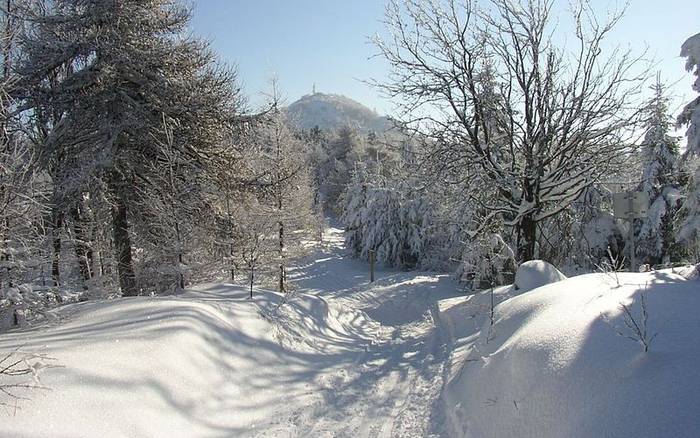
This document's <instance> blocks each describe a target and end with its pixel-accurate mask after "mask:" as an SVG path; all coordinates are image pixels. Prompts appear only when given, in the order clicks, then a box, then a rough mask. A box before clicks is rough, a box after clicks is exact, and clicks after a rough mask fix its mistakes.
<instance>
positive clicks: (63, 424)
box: [0, 229, 700, 437]
mask: <svg viewBox="0 0 700 438" xmlns="http://www.w3.org/2000/svg"><path fill="white" fill-rule="evenodd" d="M327 238H328V239H327V242H326V247H325V249H323V250H319V251H317V252H315V253H314V254H313V255H312V256H310V257H309V258H308V259H307V260H305V261H303V262H302V263H301V264H300V266H298V267H297V268H295V269H293V270H292V271H291V272H290V278H291V279H292V281H293V283H294V284H295V286H296V292H294V293H293V294H291V295H290V296H288V297H286V298H284V297H282V296H281V295H279V294H277V293H275V292H270V291H264V290H257V291H256V293H255V298H254V299H253V300H252V301H251V300H248V299H247V291H246V289H245V288H244V287H241V286H237V285H231V284H205V285H200V286H198V287H196V288H193V289H192V290H189V291H187V292H186V293H184V294H181V295H178V296H172V297H159V298H147V297H141V298H126V299H118V300H113V301H102V302H86V303H78V304H74V305H69V306H65V307H64V308H62V309H60V310H59V311H58V312H57V313H56V318H54V319H53V320H51V322H49V323H46V325H44V326H41V327H34V328H31V329H26V330H20V331H14V332H10V333H5V334H3V335H1V336H0V351H1V352H6V351H10V350H12V349H14V348H17V347H18V346H21V347H22V350H24V351H35V352H42V353H45V354H47V355H48V356H51V357H53V358H55V360H56V363H57V364H58V365H60V367H59V368H50V369H45V370H43V372H42V375H41V382H42V384H43V385H45V386H46V387H47V388H48V389H46V390H37V389H35V390H33V391H30V392H26V393H23V394H22V395H24V396H26V397H28V398H29V399H28V400H22V401H20V402H19V409H14V408H13V407H12V406H9V407H5V408H4V410H5V412H3V413H1V414H0V415H3V425H2V427H1V428H0V435H1V436H9V437H47V436H50V437H93V436H100V437H233V436H235V437H238V436H268V437H278V436H283V437H284V436H298V437H301V436H304V437H306V436H313V437H422V436H452V437H465V436H466V437H503V436H514V437H523V436H530V437H601V436H634V437H658V436H674V437H678V436H681V437H682V436H688V437H690V436H698V434H699V433H700V417H698V415H697V412H698V409H699V408H700V392H699V391H698V388H699V387H700V367H698V364H699V363H700V342H698V333H700V318H698V317H697V309H698V308H700V282H698V281H697V280H687V279H685V278H683V277H681V276H679V275H677V274H675V273H673V272H671V271H659V272H653V273H643V274H617V275H616V274H613V273H609V274H602V273H601V274H589V275H583V276H578V277H572V278H569V279H566V278H565V277H564V276H562V275H560V274H557V273H556V272H554V271H553V268H552V267H549V266H547V265H544V264H541V263H539V264H538V263H531V264H529V265H527V266H526V268H527V269H524V270H523V271H522V272H520V273H519V275H518V278H519V279H520V280H521V282H524V283H523V286H522V287H520V288H518V289H517V290H516V288H514V287H501V288H497V289H496V290H495V291H494V292H493V295H492V294H491V293H490V292H489V291H484V292H480V293H477V294H474V295H470V296H462V295H461V294H460V293H459V292H458V290H457V288H456V285H455V284H454V283H453V282H452V280H450V278H449V277H448V276H441V275H433V274H427V273H416V272H397V271H379V273H378V275H377V281H376V282H375V283H374V284H368V282H367V277H368V275H367V265H366V264H364V263H362V262H359V261H356V260H352V259H350V258H348V257H346V256H345V255H344V251H343V250H342V233H341V232H340V230H337V229H331V230H329V232H328V234H327ZM525 271H527V272H525ZM553 281H555V282H553ZM552 282H553V283H552ZM525 283H527V284H528V285H530V286H533V287H534V289H532V290H528V289H529V287H525V285H524V284H525ZM546 283H548V284H546ZM540 284H544V286H541V287H537V286H539V285H540ZM642 296H644V303H645V305H644V307H645V309H646V311H647V314H648V318H647V335H648V337H649V338H650V339H651V338H652V337H653V339H652V340H651V342H650V344H649V351H648V352H644V351H643V346H642V345H641V343H639V342H637V341H636V340H634V338H635V334H634V330H633V327H634V323H636V324H638V325H640V327H642V321H643V319H644V317H643V315H642V304H641V303H642ZM492 302H493V303H494V305H495V309H494V313H493V315H494V324H493V325H491V324H490V318H489V315H490V313H491V303H492ZM623 305H624V306H626V307H627V309H628V310H629V311H630V315H631V316H632V318H633V319H634V322H632V321H631V320H630V319H629V318H628V321H627V323H626V322H625V310H624V307H623ZM654 335H656V336H654ZM630 338H632V339H630ZM1 401H5V402H7V401H8V400H7V399H3V400H1Z"/></svg>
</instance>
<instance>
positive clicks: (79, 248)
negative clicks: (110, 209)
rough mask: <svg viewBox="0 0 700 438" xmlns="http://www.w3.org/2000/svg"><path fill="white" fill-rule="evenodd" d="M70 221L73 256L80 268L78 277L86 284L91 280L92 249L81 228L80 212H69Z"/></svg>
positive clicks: (75, 210) (74, 210)
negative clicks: (73, 248)
mask: <svg viewBox="0 0 700 438" xmlns="http://www.w3.org/2000/svg"><path fill="white" fill-rule="evenodd" d="M70 215H71V219H72V220H73V234H74V236H75V242H74V245H75V256H76V257H77V258H78V266H79V267H80V276H81V277H82V279H83V282H87V281H88V280H90V279H91V278H92V248H91V245H90V244H89V243H88V241H87V235H86V233H85V228H84V227H83V218H82V216H81V215H80V210H78V208H76V207H74V208H71V210H70Z"/></svg>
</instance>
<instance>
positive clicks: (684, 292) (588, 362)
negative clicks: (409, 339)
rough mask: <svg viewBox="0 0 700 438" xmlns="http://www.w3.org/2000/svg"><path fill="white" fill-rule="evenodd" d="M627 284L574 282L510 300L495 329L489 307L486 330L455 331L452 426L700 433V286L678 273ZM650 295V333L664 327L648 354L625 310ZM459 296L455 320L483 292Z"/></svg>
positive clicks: (455, 430)
mask: <svg viewBox="0 0 700 438" xmlns="http://www.w3.org/2000/svg"><path fill="white" fill-rule="evenodd" d="M619 281H620V286H618V285H617V282H616V279H615V278H614V276H613V275H612V274H611V275H606V274H589V275H583V276H579V277H573V278H570V279H566V280H563V281H560V282H557V283H553V284H549V285H546V286H543V287H541V288H538V289H534V290H532V291H530V292H527V293H524V294H522V295H519V296H516V297H513V298H511V299H507V300H505V301H504V302H503V303H502V304H500V305H499V306H498V307H497V308H496V318H495V319H496V322H495V324H494V326H493V327H490V325H489V322H488V320H487V318H485V317H483V312H482V313H481V315H482V316H481V317H480V321H479V324H481V325H480V328H479V329H476V330H475V329H474V328H475V325H472V326H471V327H470V326H466V325H465V326H463V327H461V328H460V329H459V330H454V329H453V333H454V337H455V343H454V345H455V348H454V352H455V353H454V354H453V360H452V363H451V370H450V381H449V383H448V385H447V387H446V389H445V392H444V394H443V398H444V400H445V403H446V411H447V413H448V424H449V429H450V432H451V434H450V435H451V436H467V437H504V436H518V437H604V436H610V437H613V436H615V437H618V436H629V437H660V436H674V437H691V436H698V434H700V417H699V416H698V415H697V413H698V409H700V392H699V391H698V388H700V368H699V367H698V363H700V337H699V336H700V335H699V333H700V318H698V317H697V309H698V308H700V283H699V282H698V281H688V280H686V279H684V278H683V277H681V276H679V275H676V274H674V273H672V272H670V271H661V272H653V273H644V274H619ZM502 292H503V291H502ZM505 293H507V291H506V292H505ZM642 294H643V295H644V297H645V302H646V308H647V311H648V335H649V337H651V336H653V335H654V334H656V333H658V335H657V336H656V338H654V339H653V341H652V342H651V345H650V350H649V352H647V353H644V352H643V350H642V346H641V345H640V344H639V343H638V342H635V341H634V340H631V339H629V338H628V337H627V336H632V337H634V336H633V334H632V330H631V329H630V328H629V327H628V326H627V325H626V324H625V318H624V312H623V309H622V307H621V305H622V304H624V305H626V306H627V307H628V308H629V309H630V311H631V313H632V315H633V316H634V318H635V321H636V322H637V323H638V324H641V320H642V319H643V318H642V316H641V297H642ZM476 298H479V297H476ZM480 298H482V302H483V296H482V297H480ZM452 301H453V302H452V303H451V304H450V303H448V304H442V307H443V319H445V320H447V321H453V320H454V319H455V318H454V316H455V314H459V313H460V312H461V313H462V314H466V313H468V312H467V311H466V309H469V308H470V307H473V303H472V302H470V301H474V298H472V299H467V300H464V299H462V300H461V302H455V300H452ZM457 301H459V300H457ZM621 334H622V335H621Z"/></svg>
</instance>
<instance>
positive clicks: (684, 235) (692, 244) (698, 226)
mask: <svg viewBox="0 0 700 438" xmlns="http://www.w3.org/2000/svg"><path fill="white" fill-rule="evenodd" d="M681 56H683V57H685V58H687V62H686V69H687V70H688V71H690V72H692V73H693V74H694V75H695V76H696V79H695V82H694V83H693V90H695V91H696V92H698V93H700V34H697V35H694V36H692V37H690V38H688V40H687V41H686V42H685V43H683V46H682V48H681ZM678 124H679V125H681V126H684V125H685V126H688V130H687V131H686V136H687V138H688V147H687V150H686V152H685V154H684V161H685V162H686V163H687V164H686V166H685V169H686V171H687V172H688V174H689V175H690V181H689V183H688V185H687V187H686V198H685V201H684V203H683V208H682V210H681V214H682V223H681V227H680V233H679V239H680V240H681V241H683V242H685V243H686V244H687V246H688V248H689V250H690V251H691V253H693V252H694V253H695V255H696V256H698V255H700V96H698V97H697V98H696V99H694V100H693V101H692V102H690V103H688V105H686V106H685V108H684V109H683V112H682V113H681V115H680V116H679V117H678Z"/></svg>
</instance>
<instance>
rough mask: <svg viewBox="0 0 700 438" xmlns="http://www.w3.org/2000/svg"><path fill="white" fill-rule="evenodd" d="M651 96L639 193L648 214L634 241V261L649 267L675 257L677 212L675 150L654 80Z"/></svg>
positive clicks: (668, 118)
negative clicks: (646, 199) (646, 198)
mask: <svg viewBox="0 0 700 438" xmlns="http://www.w3.org/2000/svg"><path fill="white" fill-rule="evenodd" d="M653 91H654V96H653V97H652V98H651V99H650V101H649V102H648V104H647V117H648V121H647V131H646V134H645V137H644V142H643V144H642V148H641V151H642V154H643V158H642V160H643V161H642V162H643V166H644V167H643V169H642V181H641V183H640V186H639V190H640V191H642V192H645V193H646V194H647V195H648V196H649V206H650V207H649V210H648V213H647V216H646V217H645V218H643V220H642V221H641V227H640V229H639V235H638V237H637V242H638V243H637V247H636V251H637V257H638V259H639V260H640V261H642V262H644V263H649V264H652V265H655V264H659V263H668V262H670V261H671V258H672V256H674V255H677V254H674V253H677V252H678V248H677V245H676V243H675V235H676V231H675V229H674V228H675V227H674V218H675V215H676V213H677V211H678V207H679V205H678V204H679V201H680V191H679V183H678V159H679V146H678V140H677V138H675V137H673V136H672V135H671V134H670V130H671V126H672V118H671V116H670V114H669V108H668V107H669V98H668V97H667V96H666V89H665V87H664V85H663V83H662V82H661V80H660V78H658V77H657V80H656V83H655V85H654V86H653Z"/></svg>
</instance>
